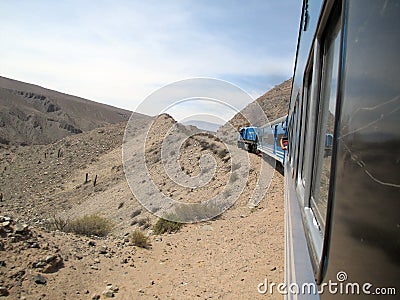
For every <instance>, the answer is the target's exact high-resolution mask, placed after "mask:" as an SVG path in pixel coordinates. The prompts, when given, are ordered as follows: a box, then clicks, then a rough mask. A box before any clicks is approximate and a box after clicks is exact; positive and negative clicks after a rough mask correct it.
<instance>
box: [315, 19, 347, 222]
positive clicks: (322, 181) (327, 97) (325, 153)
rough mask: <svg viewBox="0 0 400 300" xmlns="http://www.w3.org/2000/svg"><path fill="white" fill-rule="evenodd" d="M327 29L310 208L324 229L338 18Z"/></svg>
mask: <svg viewBox="0 0 400 300" xmlns="http://www.w3.org/2000/svg"><path fill="white" fill-rule="evenodd" d="M330 24H332V23H330ZM328 27H329V29H328V31H327V32H326V34H325V36H324V40H323V52H322V78H321V80H322V86H321V87H322V89H321V93H320V100H319V107H318V116H317V120H318V125H317V126H318V127H317V137H316V138H317V140H316V147H315V153H314V168H313V177H312V185H311V207H312V208H313V211H314V213H315V214H316V216H317V218H318V221H319V222H320V226H321V227H325V219H326V211H327V203H328V192H329V179H330V172H331V158H332V145H333V136H334V120H335V110H336V98H337V84H338V70H339V53H340V26H339V19H338V18H337V19H336V21H335V23H333V24H332V26H329V25H328Z"/></svg>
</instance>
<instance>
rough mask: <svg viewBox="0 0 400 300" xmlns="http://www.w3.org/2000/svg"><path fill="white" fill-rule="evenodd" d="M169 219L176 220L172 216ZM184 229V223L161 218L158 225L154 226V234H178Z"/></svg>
mask: <svg viewBox="0 0 400 300" xmlns="http://www.w3.org/2000/svg"><path fill="white" fill-rule="evenodd" d="M168 219H172V220H173V219H174V218H173V216H172V215H170V216H169V217H168ZM181 227H182V223H178V222H174V221H170V220H167V219H163V218H160V219H158V221H157V223H156V224H155V225H154V226H153V232H154V234H163V233H173V232H177V231H178V230H179V229H180V228H181Z"/></svg>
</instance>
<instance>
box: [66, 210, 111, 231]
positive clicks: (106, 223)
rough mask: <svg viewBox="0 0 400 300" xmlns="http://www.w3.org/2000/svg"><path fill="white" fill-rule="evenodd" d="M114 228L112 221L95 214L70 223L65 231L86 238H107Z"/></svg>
mask: <svg viewBox="0 0 400 300" xmlns="http://www.w3.org/2000/svg"><path fill="white" fill-rule="evenodd" d="M112 228H113V224H112V222H111V221H110V220H108V219H106V218H104V217H101V216H99V215H96V214H94V215H90V216H88V215H85V216H83V217H82V218H79V219H75V220H73V221H70V222H69V223H68V224H67V225H66V226H65V230H64V231H67V232H73V233H75V234H80V235H86V236H92V235H95V236H106V235H107V234H109V233H110V232H111V230H112Z"/></svg>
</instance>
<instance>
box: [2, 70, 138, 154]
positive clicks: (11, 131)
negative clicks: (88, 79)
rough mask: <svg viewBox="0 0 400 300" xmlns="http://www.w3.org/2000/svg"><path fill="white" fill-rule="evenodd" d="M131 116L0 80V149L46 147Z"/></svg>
mask: <svg viewBox="0 0 400 300" xmlns="http://www.w3.org/2000/svg"><path fill="white" fill-rule="evenodd" d="M130 114H131V112H130V111H127V110H123V109H119V108H116V107H112V106H109V105H105V104H100V103H97V102H93V101H90V100H86V99H83V98H79V97H75V96H71V95H67V94H63V93H60V92H56V91H52V90H49V89H45V88H42V87H40V86H37V85H32V84H28V83H23V82H20V81H16V80H12V79H8V78H5V77H0V146H1V145H3V146H4V145H30V144H48V143H52V142H55V141H58V140H60V139H61V138H63V137H65V136H68V135H71V134H77V133H81V132H85V131H89V130H92V129H94V128H97V127H101V126H105V125H108V124H114V123H119V122H123V121H127V120H128V118H129V116H130Z"/></svg>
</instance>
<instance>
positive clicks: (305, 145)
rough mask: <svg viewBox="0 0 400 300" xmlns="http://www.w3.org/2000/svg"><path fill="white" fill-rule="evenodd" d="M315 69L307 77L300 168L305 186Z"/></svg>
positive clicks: (311, 69)
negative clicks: (309, 120) (309, 118)
mask: <svg viewBox="0 0 400 300" xmlns="http://www.w3.org/2000/svg"><path fill="white" fill-rule="evenodd" d="M312 71H313V67H312V66H311V68H310V72H309V73H308V75H307V83H306V92H305V95H304V100H303V101H304V104H303V114H304V117H303V120H304V126H303V128H304V129H303V130H304V133H303V147H302V149H303V153H302V156H303V157H302V160H301V167H300V170H301V171H300V172H301V180H302V184H303V186H304V185H305V180H306V166H307V164H308V159H307V158H308V152H309V151H310V145H309V143H307V133H308V129H307V127H308V126H309V124H308V110H309V103H310V102H311V101H310V99H311V83H312V75H313V72H312Z"/></svg>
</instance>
